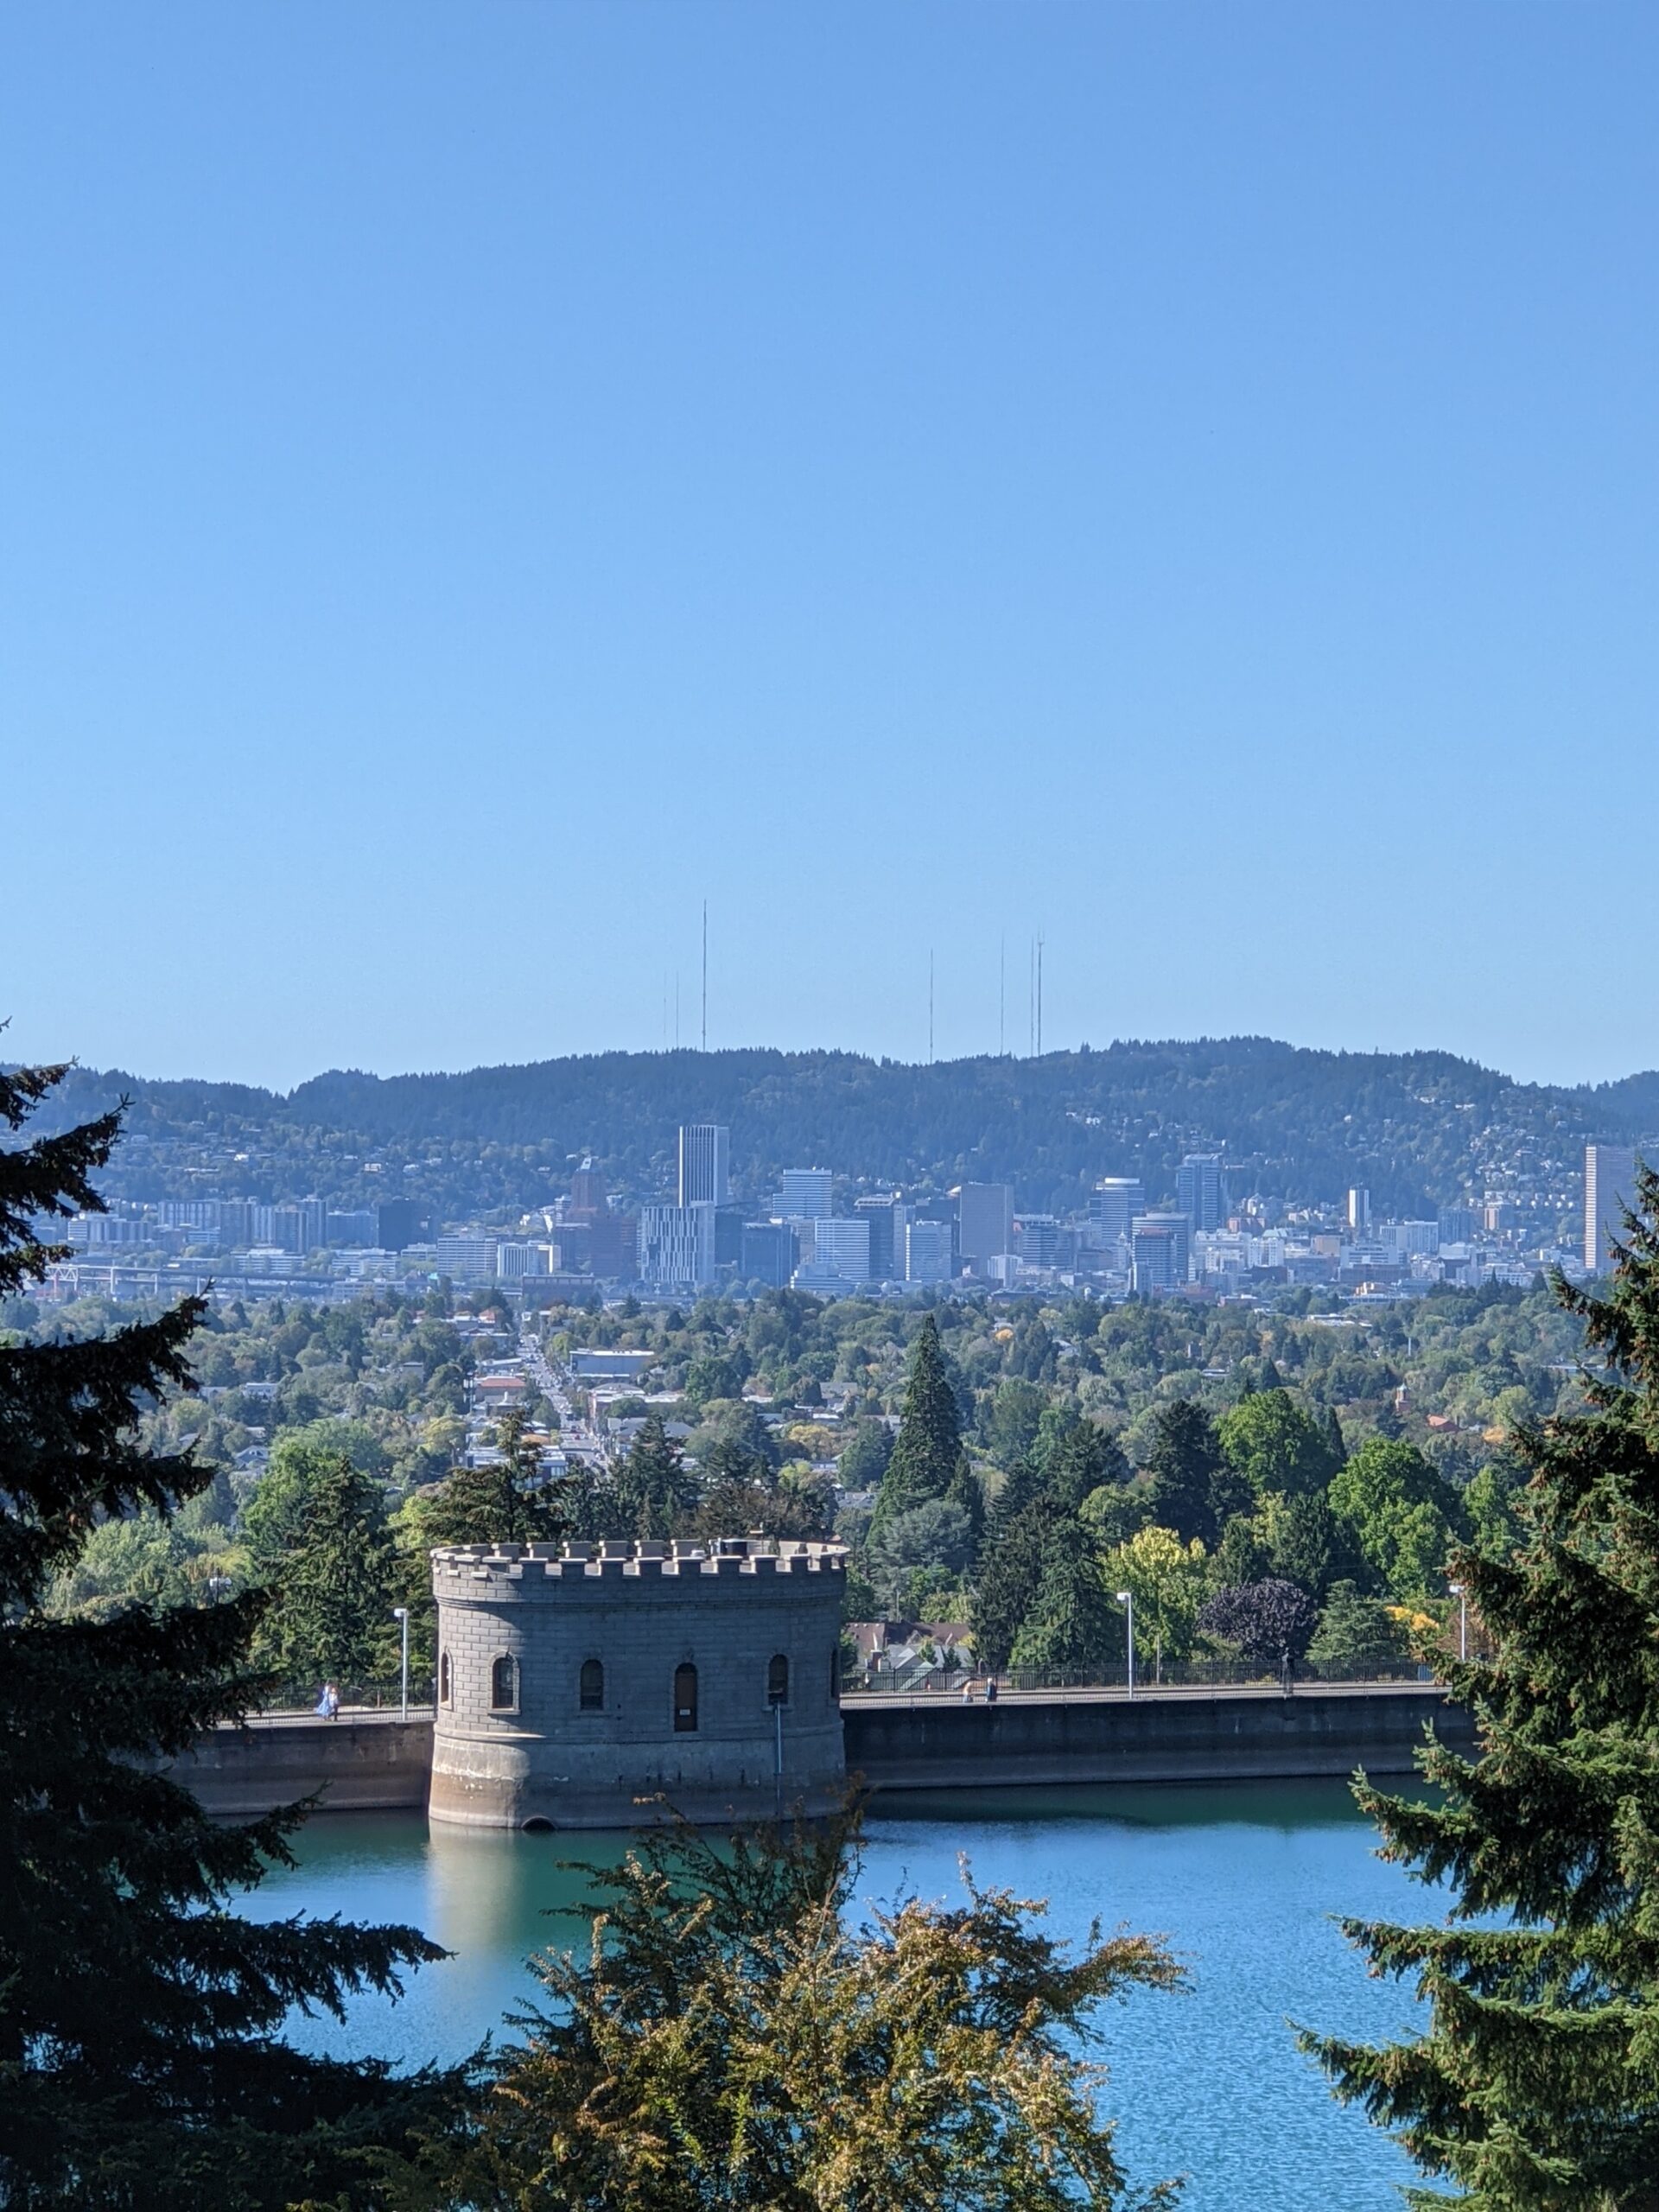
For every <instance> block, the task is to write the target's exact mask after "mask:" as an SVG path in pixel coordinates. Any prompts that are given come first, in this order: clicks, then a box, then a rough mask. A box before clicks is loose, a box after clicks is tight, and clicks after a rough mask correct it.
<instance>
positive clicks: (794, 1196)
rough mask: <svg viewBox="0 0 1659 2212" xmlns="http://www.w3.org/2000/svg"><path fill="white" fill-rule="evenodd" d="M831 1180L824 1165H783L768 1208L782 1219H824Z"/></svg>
mask: <svg viewBox="0 0 1659 2212" xmlns="http://www.w3.org/2000/svg"><path fill="white" fill-rule="evenodd" d="M835 1181H836V1178H835V1174H834V1172H833V1170H831V1169H830V1168H828V1167H785V1170H784V1172H783V1174H782V1176H781V1178H780V1179H779V1185H778V1196H777V1198H776V1199H775V1201H774V1202H773V1208H772V1210H773V1211H774V1212H776V1213H779V1214H781V1215H782V1217H783V1218H784V1219H785V1221H827V1220H828V1219H829V1201H830V1197H831V1194H832V1192H833V1191H834V1189H835Z"/></svg>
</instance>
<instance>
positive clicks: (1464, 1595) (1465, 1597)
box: [1446, 1582, 1469, 1667]
mask: <svg viewBox="0 0 1659 2212" xmlns="http://www.w3.org/2000/svg"><path fill="white" fill-rule="evenodd" d="M1446 1588H1447V1589H1448V1590H1449V1591H1450V1592H1452V1596H1453V1597H1454V1598H1455V1599H1457V1601H1458V1658H1459V1662H1461V1664H1463V1665H1464V1666H1465V1667H1466V1666H1467V1665H1468V1663H1469V1592H1468V1589H1467V1587H1466V1586H1465V1584H1463V1583H1461V1582H1448V1583H1447V1584H1446Z"/></svg>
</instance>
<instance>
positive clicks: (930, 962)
mask: <svg viewBox="0 0 1659 2212" xmlns="http://www.w3.org/2000/svg"><path fill="white" fill-rule="evenodd" d="M927 1065H929V1067H931V1066H932V1065H933V948H932V946H931V944H930V945H929V947H928V948H927Z"/></svg>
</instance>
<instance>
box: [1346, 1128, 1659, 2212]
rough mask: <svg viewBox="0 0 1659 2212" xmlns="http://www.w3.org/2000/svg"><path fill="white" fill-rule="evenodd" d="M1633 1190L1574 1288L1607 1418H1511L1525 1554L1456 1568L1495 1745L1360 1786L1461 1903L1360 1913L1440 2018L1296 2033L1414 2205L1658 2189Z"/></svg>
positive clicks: (1464, 1677)
mask: <svg viewBox="0 0 1659 2212" xmlns="http://www.w3.org/2000/svg"><path fill="white" fill-rule="evenodd" d="M1637 1184H1638V1192H1637V1205H1638V1209H1639V1211H1638V1215H1637V1217H1636V1218H1635V1219H1634V1220H1633V1221H1631V1223H1630V1226H1629V1230H1628V1243H1627V1244H1626V1246H1625V1248H1624V1250H1623V1252H1622V1253H1621V1254H1620V1255H1619V1257H1618V1263H1617V1266H1616V1269H1615V1274H1614V1280H1613V1284H1612V1287H1611V1293H1610V1294H1609V1295H1608V1296H1607V1297H1605V1299H1600V1298H1597V1297H1594V1296H1592V1295H1590V1294H1586V1293H1585V1292H1582V1291H1580V1290H1575V1289H1573V1288H1572V1287H1569V1286H1568V1285H1567V1284H1565V1283H1562V1282H1560V1281H1558V1283H1557V1286H1556V1288H1557V1294H1558V1296H1559V1297H1560V1300H1561V1303H1562V1304H1563V1305H1564V1306H1567V1308H1568V1309H1569V1310H1570V1311H1572V1312H1573V1313H1577V1314H1579V1315H1580V1316H1581V1317H1582V1319H1583V1322H1584V1327H1585V1335H1586V1341H1587V1344H1588V1346H1589V1349H1590V1350H1591V1351H1592V1353H1599V1354H1601V1355H1602V1357H1603V1360H1604V1362H1605V1366H1604V1367H1602V1368H1601V1369H1600V1370H1599V1371H1598V1370H1597V1369H1596V1368H1594V1367H1592V1368H1590V1369H1589V1370H1587V1371H1586V1376H1585V1383H1584V1387H1585V1389H1586V1392H1587V1393H1588V1395H1589V1398H1590V1400H1591V1406H1592V1410H1591V1411H1590V1412H1589V1413H1587V1414H1584V1415H1582V1416H1575V1417H1572V1418H1561V1419H1556V1420H1552V1421H1546V1422H1544V1423H1543V1424H1542V1426H1541V1427H1536V1428H1522V1429H1518V1430H1517V1431H1516V1433H1515V1435H1514V1439H1513V1442H1514V1448H1515V1449H1516V1452H1518V1453H1519V1454H1520V1455H1521V1457H1522V1459H1523V1460H1524V1461H1525V1463H1526V1465H1528V1466H1529V1468H1530V1470H1531V1479H1530V1482H1529V1485H1528V1488H1527V1491H1526V1492H1525V1493H1524V1496H1523V1499H1522V1513H1523V1516H1524V1522H1525V1541H1524V1543H1523V1546H1522V1549H1521V1550H1520V1551H1519V1552H1518V1553H1516V1554H1512V1555H1509V1556H1504V1555H1502V1554H1491V1553H1487V1552H1484V1551H1479V1550H1471V1551H1468V1552H1465V1553H1464V1554H1462V1555H1461V1556H1460V1557H1459V1559H1458V1560H1456V1561H1455V1562H1454V1563H1453V1568H1452V1572H1453V1573H1454V1575H1455V1576H1456V1577H1457V1579H1458V1580H1461V1581H1463V1582H1464V1583H1465V1586H1466V1587H1467V1589H1468V1592H1469V1599H1470V1603H1471V1606H1472V1607H1474V1608H1476V1609H1478V1612H1479V1614H1480V1617H1481V1619H1482V1622H1483V1624H1484V1629H1485V1632H1486V1634H1487V1636H1488V1637H1491V1639H1492V1642H1493V1644H1494V1646H1495V1651H1494V1656H1493V1657H1492V1658H1491V1660H1490V1661H1489V1662H1480V1663H1478V1664H1472V1663H1471V1665H1469V1666H1461V1665H1458V1664H1456V1663H1448V1664H1446V1666H1445V1667H1444V1668H1443V1670H1442V1671H1443V1675H1444V1678H1445V1679H1446V1681H1447V1683H1448V1684H1449V1685H1450V1687H1451V1688H1452V1691H1453V1692H1454V1693H1455V1694H1457V1695H1458V1696H1459V1697H1460V1698H1462V1699H1465V1700H1467V1701H1469V1702H1471V1704H1472V1705H1473V1706H1474V1708H1475V1712H1476V1715H1477V1719H1478V1731H1479V1749H1478V1755H1477V1756H1476V1757H1475V1758H1471V1759H1465V1758H1459V1757H1457V1756H1455V1755H1454V1754H1452V1752H1451V1751H1447V1750H1446V1748H1445V1746H1444V1745H1440V1744H1438V1743H1433V1744H1432V1745H1431V1746H1430V1748H1429V1749H1428V1750H1427V1751H1426V1752H1425V1753H1424V1754H1423V1755H1422V1757H1421V1765H1422V1769H1423V1772H1424V1775H1425V1777H1426V1778H1427V1780H1429V1781H1430V1782H1432V1783H1434V1784H1435V1785H1436V1788H1437V1789H1438V1790H1439V1791H1440V1793H1442V1795H1441V1802H1438V1803H1436V1804H1433V1805H1419V1804H1414V1803H1410V1802H1407V1801H1405V1800H1404V1799H1402V1798H1398V1797H1389V1796H1383V1795H1382V1794H1381V1793H1380V1792H1378V1791H1376V1790H1374V1789H1369V1788H1364V1787H1362V1788H1361V1789H1360V1790H1359V1793H1358V1795H1359V1798H1360V1802H1361V1803H1362V1804H1363V1806H1364V1808H1365V1809H1366V1810H1367V1811H1368V1812H1369V1813H1370V1815H1372V1817H1373V1818H1374V1819H1375V1820H1376V1822H1377V1824H1378V1826H1379V1827H1380V1828H1381V1829H1382V1832H1383V1855H1384V1857H1386V1858H1389V1859H1394V1860H1395V1861H1396V1862H1398V1863H1400V1864H1402V1865H1406V1866H1411V1867H1413V1868H1414V1869H1415V1870H1416V1871H1417V1872H1419V1873H1420V1874H1421V1876H1422V1877H1423V1878H1426V1879H1428V1880H1433V1881H1438V1882H1441V1883H1444V1884H1445V1885H1447V1887H1448V1888H1449V1889H1450V1890H1451V1891H1452V1892H1453V1894H1454V1897H1455V1904H1454V1905H1453V1908H1452V1914H1451V1916H1450V1918H1449V1920H1448V1921H1446V1922H1442V1923H1439V1924H1436V1925H1431V1926H1427V1927H1417V1928H1402V1927H1394V1926H1389V1925H1386V1924H1383V1923H1368V1922H1355V1923H1350V1924H1349V1927H1348V1933H1349V1935H1350V1936H1351V1938H1352V1940H1353V1941H1354V1942H1356V1943H1357V1945H1358V1946H1359V1948H1361V1949H1362V1950H1363V1952H1364V1953H1365V1955H1366V1956H1367V1957H1368V1959H1369V1960H1370V1963H1371V1969H1372V1971H1373V1972H1374V1973H1379V1974H1398V1975H1402V1976H1410V1977H1411V1978H1412V1979H1413V1980H1414V1982H1415V1984H1416V1986H1417V1987H1418V1988H1419V1989H1420V1990H1421V1993H1422V1994H1423V1996H1424V1997H1426V1998H1427V2001H1428V2005H1429V2026H1428V2030H1427V2033H1426V2034H1424V2035H1422V2036H1421V2037H1417V2038H1416V2039H1415V2040H1414V2041H1412V2042H1409V2043H1403V2044H1389V2045H1385V2046H1383V2048H1381V2049H1373V2048H1368V2047H1366V2046H1363V2045H1360V2044H1351V2043H1346V2042H1344V2041H1341V2040H1339V2039H1336V2038H1330V2037H1313V2036H1309V2037H1305V2038H1304V2041H1305V2044H1306V2047H1307V2048H1308V2049H1310V2050H1313V2051H1314V2052H1315V2053H1316V2054H1317V2056H1319V2058H1320V2060H1321V2061H1322V2062H1323V2063H1324V2064H1325V2068H1326V2069H1327V2070H1328V2071H1329V2073H1330V2074H1331V2075H1332V2077H1333V2079H1334V2081H1335V2082H1336V2085H1337V2094H1338V2095H1339V2096H1341V2097H1342V2098H1344V2100H1346V2101H1359V2102H1361V2103H1363V2105H1364V2106H1365V2107H1366V2108H1367V2110H1368V2111H1369V2112H1370V2114H1371V2116H1372V2117H1373V2118H1374V2119H1375V2120H1378V2121H1380V2122H1382V2123H1383V2125H1385V2126H1389V2127H1391V2128H1393V2129H1395V2131H1397V2133H1398V2135H1399V2138H1400V2140H1401V2141H1402V2143H1403V2144H1404V2145H1405V2147H1406V2149H1407V2150H1408V2152H1410V2154H1411V2156H1412V2157H1413V2158H1414V2159H1415V2160H1416V2162H1417V2164H1419V2165H1420V2166H1421V2168H1422V2170H1423V2171H1424V2172H1425V2173H1426V2174H1427V2175H1428V2176H1430V2177H1433V2178H1435V2179H1439V2180H1445V2181H1448V2182H1451V2183H1453V2184H1454V2185H1455V2187H1456V2188H1457V2189H1458V2190H1459V2191H1460V2192H1462V2193H1461V2194H1459V2196H1456V2197H1455V2198H1452V2197H1449V2196H1443V2195H1441V2194H1440V2192H1438V2191H1421V2190H1420V2191H1416V2192H1414V2201H1415V2202H1417V2203H1419V2204H1421V2205H1430V2204H1451V2203H1452V2202H1455V2203H1456V2204H1458V2205H1459V2207H1466V2208H1468V2212H1650V2208H1652V2207H1653V2206H1655V2205H1656V2204H1659V2056H1656V2031H1655V2025H1654V2024H1655V2021H1656V2019H1659V1757H1656V1746H1659V1179H1656V1177H1655V1176H1653V1175H1652V1174H1650V1173H1648V1172H1647V1171H1646V1170H1645V1169H1644V1170H1643V1171H1642V1172H1641V1173H1639V1175H1638V1178H1637Z"/></svg>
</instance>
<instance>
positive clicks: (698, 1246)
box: [639, 1199, 715, 1289]
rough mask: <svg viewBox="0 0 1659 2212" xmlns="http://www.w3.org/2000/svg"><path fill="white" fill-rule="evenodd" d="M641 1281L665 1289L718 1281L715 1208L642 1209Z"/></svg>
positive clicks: (697, 1286)
mask: <svg viewBox="0 0 1659 2212" xmlns="http://www.w3.org/2000/svg"><path fill="white" fill-rule="evenodd" d="M639 1279H640V1281H642V1282H649V1283H657V1284H660V1285H662V1286H663V1287H665V1288H666V1287H675V1288H683V1289H700V1288H701V1287H702V1286H704V1285H705V1284H708V1283H711V1282H713V1281H714V1279H715V1207H714V1205H713V1203H712V1201H709V1200H706V1199H705V1200H701V1201H699V1202H698V1203H697V1204H696V1205H689V1206H641V1207H640V1209H639Z"/></svg>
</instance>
